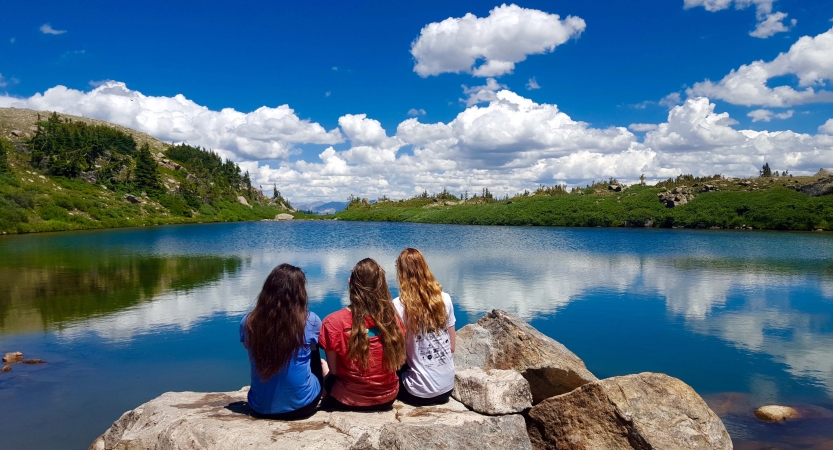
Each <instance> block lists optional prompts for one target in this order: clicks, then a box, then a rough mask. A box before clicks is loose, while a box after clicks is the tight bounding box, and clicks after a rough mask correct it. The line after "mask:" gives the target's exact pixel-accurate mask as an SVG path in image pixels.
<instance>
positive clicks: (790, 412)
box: [755, 405, 800, 422]
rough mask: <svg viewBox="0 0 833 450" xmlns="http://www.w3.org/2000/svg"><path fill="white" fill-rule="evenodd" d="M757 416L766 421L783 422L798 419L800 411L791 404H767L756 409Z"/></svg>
mask: <svg viewBox="0 0 833 450" xmlns="http://www.w3.org/2000/svg"><path fill="white" fill-rule="evenodd" d="M755 417H757V418H759V419H761V420H763V421H764V422H783V421H786V420H794V419H798V418H799V417H800V416H799V415H798V411H796V410H795V409H794V408H790V407H789V406H778V405H767V406H761V407H760V408H758V409H756V410H755Z"/></svg>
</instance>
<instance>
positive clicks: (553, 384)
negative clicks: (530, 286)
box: [454, 309, 598, 404]
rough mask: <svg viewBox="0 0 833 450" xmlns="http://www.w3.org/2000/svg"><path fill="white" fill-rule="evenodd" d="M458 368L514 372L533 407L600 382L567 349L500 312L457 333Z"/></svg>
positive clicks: (526, 324) (492, 313)
mask: <svg viewBox="0 0 833 450" xmlns="http://www.w3.org/2000/svg"><path fill="white" fill-rule="evenodd" d="M454 366H455V368H456V370H458V371H461V370H466V369H473V368H480V369H483V370H489V369H501V370H514V371H516V372H518V373H520V374H521V375H523V377H524V378H526V380H527V381H528V382H529V387H530V390H531V391H532V402H533V404H537V403H539V402H541V401H543V400H544V399H546V398H549V397H552V396H554V395H560V394H564V393H566V392H570V391H572V390H573V389H575V388H577V387H579V386H583V385H585V384H587V383H591V382H594V381H597V380H598V378H596V377H595V376H594V375H593V374H592V373H590V371H589V370H587V367H586V366H585V365H584V361H582V360H581V358H579V357H578V356H576V355H575V354H574V353H573V352H571V351H570V350H568V349H567V347H565V346H564V345H562V344H561V343H560V342H558V341H556V340H555V339H552V338H550V337H548V336H546V335H544V334H543V333H541V332H540V331H538V330H536V329H535V328H533V327H532V326H530V325H529V324H528V323H526V322H524V321H523V320H521V319H520V318H519V317H516V316H513V315H512V314H509V313H507V312H506V311H501V310H499V309H495V310H492V311H491V312H490V313H488V314H486V315H485V316H483V317H482V318H481V319H480V320H478V321H477V323H475V324H472V325H466V326H465V327H463V328H461V329H460V330H459V331H458V332H457V348H456V352H455V353H454Z"/></svg>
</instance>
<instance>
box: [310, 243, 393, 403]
mask: <svg viewBox="0 0 833 450" xmlns="http://www.w3.org/2000/svg"><path fill="white" fill-rule="evenodd" d="M348 284H349V288H350V305H349V306H347V307H346V308H344V309H341V310H339V311H336V312H334V313H332V314H330V315H329V316H327V317H325V318H324V322H323V324H322V326H321V339H320V341H319V342H320V343H321V347H322V348H324V351H325V352H326V355H327V364H328V366H329V373H328V374H327V376H326V377H325V379H324V390H325V391H326V392H327V394H328V396H327V397H326V398H325V399H324V402H322V406H324V407H325V408H328V409H346V410H354V411H380V410H387V409H390V407H391V405H393V401H394V400H395V399H396V394H397V391H398V390H399V380H398V378H397V376H396V370H397V369H399V367H400V366H401V365H402V364H403V363H404V362H405V336H404V329H403V328H402V323H401V322H400V320H399V318H398V317H397V315H396V311H395V310H394V309H393V304H392V303H391V295H390V290H389V289H388V284H387V281H385V271H384V270H382V267H381V266H379V264H378V263H377V262H376V261H374V260H372V259H370V258H367V259H363V260H361V261H359V263H358V264H356V266H355V267H354V268H353V272H352V273H351V274H350V279H349V280H348Z"/></svg>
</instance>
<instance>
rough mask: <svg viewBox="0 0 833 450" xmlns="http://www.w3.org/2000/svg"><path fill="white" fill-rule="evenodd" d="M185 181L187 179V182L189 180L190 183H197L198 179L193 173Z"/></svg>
mask: <svg viewBox="0 0 833 450" xmlns="http://www.w3.org/2000/svg"><path fill="white" fill-rule="evenodd" d="M185 179H186V180H188V181H191V182H194V181H197V177H196V176H194V174H193V173H189V174H188V175H187V176H186V177H185Z"/></svg>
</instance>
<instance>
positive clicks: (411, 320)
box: [396, 248, 448, 335]
mask: <svg viewBox="0 0 833 450" xmlns="http://www.w3.org/2000/svg"><path fill="white" fill-rule="evenodd" d="M396 279H397V280H398V281H399V300H400V301H401V302H402V306H404V308H405V317H404V319H405V328H407V329H408V331H409V332H411V333H413V334H414V335H420V334H425V333H429V332H433V331H440V330H444V329H445V328H446V326H445V324H446V322H447V321H448V312H447V311H446V310H445V303H443V297H442V293H443V287H442V286H441V285H440V283H438V282H437V279H436V278H434V274H433V273H431V269H429V268H428V263H427V262H425V257H424V256H422V252H420V251H419V250H417V249H415V248H406V249H405V250H402V253H400V254H399V257H398V258H396Z"/></svg>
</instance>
